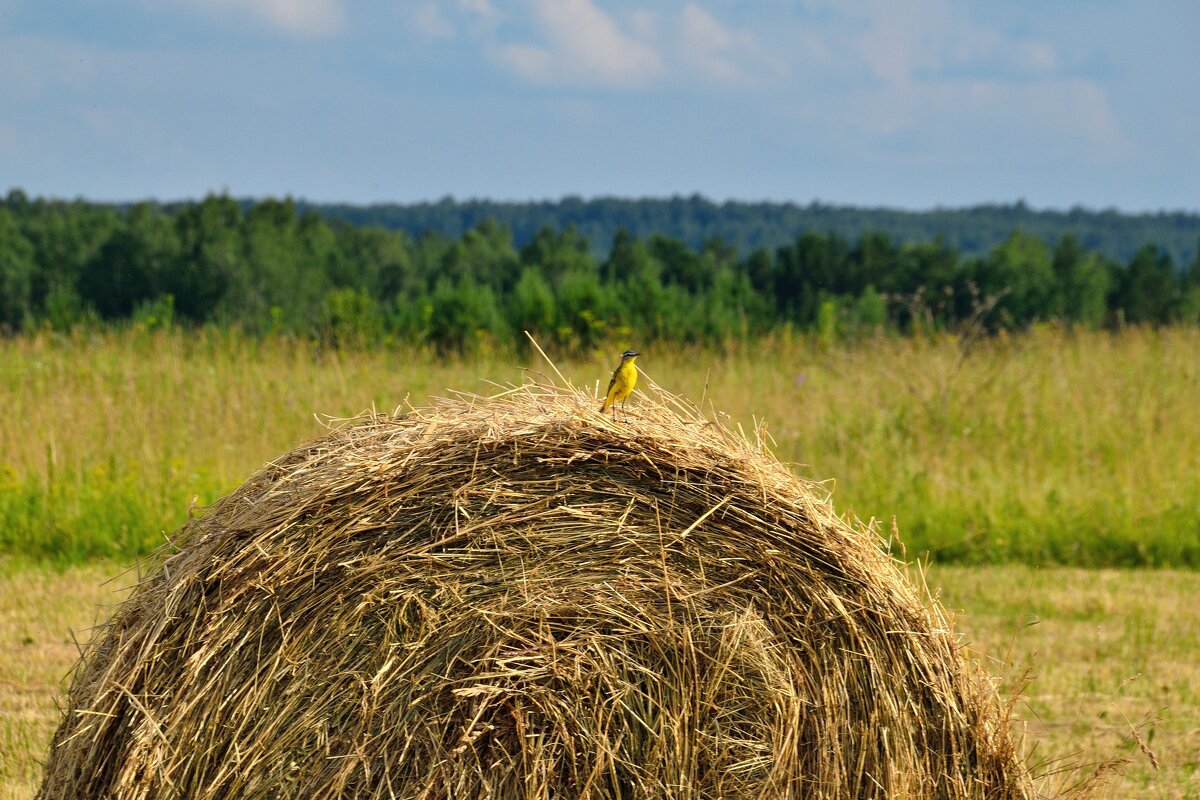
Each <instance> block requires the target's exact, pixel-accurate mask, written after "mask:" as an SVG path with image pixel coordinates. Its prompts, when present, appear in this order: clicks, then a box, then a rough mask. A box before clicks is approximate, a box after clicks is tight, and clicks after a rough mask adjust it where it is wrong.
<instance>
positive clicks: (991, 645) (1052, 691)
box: [929, 565, 1200, 800]
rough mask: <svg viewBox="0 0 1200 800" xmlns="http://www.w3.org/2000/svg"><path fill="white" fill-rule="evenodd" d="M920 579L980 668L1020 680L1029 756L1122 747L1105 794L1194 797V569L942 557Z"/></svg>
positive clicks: (1055, 781) (1198, 706)
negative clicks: (1120, 763) (1115, 776)
mask: <svg viewBox="0 0 1200 800" xmlns="http://www.w3.org/2000/svg"><path fill="white" fill-rule="evenodd" d="M929 578H930V580H931V581H932V582H933V584H934V585H936V586H940V587H941V590H940V595H941V599H942V602H943V603H945V605H946V606H947V607H948V608H951V609H957V610H959V611H960V613H959V615H958V620H957V621H956V627H957V629H958V630H959V632H960V633H961V634H962V635H963V636H964V639H965V641H966V642H967V643H968V644H969V646H970V647H971V648H972V649H973V650H976V651H978V652H980V653H981V654H984V655H983V657H984V659H985V663H986V664H987V666H988V668H989V670H990V671H992V672H997V673H1003V674H1004V675H1005V676H1006V677H1007V679H1008V680H1007V686H1008V687H1013V686H1019V685H1021V684H1022V683H1023V680H1022V679H1023V678H1026V677H1027V678H1028V679H1029V682H1028V685H1027V687H1026V691H1025V697H1024V698H1023V700H1022V702H1021V703H1020V704H1019V705H1018V706H1017V709H1016V713H1017V715H1018V717H1020V718H1021V719H1022V721H1023V725H1025V726H1027V728H1028V739H1029V741H1031V742H1035V743H1037V745H1038V747H1037V751H1036V752H1035V754H1034V759H1033V761H1034V762H1035V763H1037V762H1042V761H1049V762H1053V760H1054V759H1056V758H1057V759H1064V758H1065V759H1066V760H1067V762H1068V763H1070V764H1073V763H1076V762H1083V763H1084V764H1088V763H1090V764H1096V763H1098V762H1102V761H1105V760H1109V759H1113V758H1126V759H1128V763H1127V764H1126V765H1125V766H1124V767H1123V770H1122V772H1123V774H1124V775H1123V780H1121V781H1119V782H1117V783H1115V784H1114V785H1113V786H1112V787H1111V790H1110V791H1108V792H1106V793H1105V796H1108V797H1113V798H1126V797H1138V798H1155V799H1156V800H1195V798H1198V797H1200V657H1198V656H1197V654H1200V626H1197V624H1196V619H1197V616H1196V614H1197V602H1196V598H1197V597H1200V574H1197V573H1195V572H1178V571H1155V572H1143V571H1127V570H1081V569H1048V570H1043V569H1036V568H1030V567H1022V566H1008V567H1000V568H988V569H977V568H967V567H961V566H948V565H947V566H941V567H935V568H934V569H933V570H932V572H931V574H930V575H929ZM1006 691H1007V689H1006ZM1151 754H1153V755H1151ZM1061 766H1062V765H1061V764H1058V765H1055V764H1054V763H1045V764H1042V765H1041V766H1040V767H1038V769H1039V770H1040V771H1050V770H1054V769H1056V768H1058V767H1061ZM1084 772H1085V773H1086V772H1087V770H1086V769H1085V770H1084ZM1079 778H1080V775H1078V774H1075V773H1074V772H1073V771H1071V772H1070V773H1069V774H1064V775H1060V776H1051V777H1050V778H1048V779H1047V780H1046V781H1045V782H1044V783H1045V784H1046V785H1047V786H1061V785H1069V784H1070V783H1071V782H1073V781H1076V780H1078V779H1079Z"/></svg>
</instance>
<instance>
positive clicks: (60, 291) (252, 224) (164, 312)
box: [0, 190, 1200, 353]
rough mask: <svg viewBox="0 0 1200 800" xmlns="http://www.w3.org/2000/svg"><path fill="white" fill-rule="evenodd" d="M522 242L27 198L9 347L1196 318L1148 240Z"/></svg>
mask: <svg viewBox="0 0 1200 800" xmlns="http://www.w3.org/2000/svg"><path fill="white" fill-rule="evenodd" d="M326 212H328V209H326ZM1185 218H1186V217H1185ZM524 236H525V238H520V237H518V236H517V235H516V233H515V232H514V229H513V227H512V226H511V225H506V224H504V223H503V222H502V221H500V220H497V219H495V218H491V217H488V218H483V219H479V220H475V221H474V222H473V224H472V225H471V227H469V228H467V229H465V230H462V231H461V232H457V233H445V232H439V231H435V230H432V229H428V228H427V229H423V230H422V232H420V233H416V234H414V233H410V232H409V231H407V230H403V229H395V228H389V227H385V226H384V225H383V224H366V223H364V224H358V223H355V222H352V221H350V220H349V219H347V218H338V217H337V216H336V215H330V214H329V213H320V212H318V211H317V210H315V209H313V208H310V207H304V206H302V204H298V203H297V202H295V201H293V200H291V199H283V200H276V199H264V200H260V201H255V202H247V201H239V200H236V199H234V198H231V197H228V196H225V195H210V196H208V197H206V198H204V199H203V200H201V201H198V202H193V203H185V204H177V205H173V206H160V205H156V204H151V203H140V204H134V205H129V206H114V205H106V204H98V203H89V202H85V201H57V200H46V199H30V198H28V197H27V196H25V194H24V193H22V192H20V191H19V190H13V191H10V192H9V193H8V195H7V197H6V199H5V201H4V202H3V204H0V328H2V329H3V330H4V331H8V332H10V333H15V332H20V331H22V330H31V329H38V328H51V329H59V330H64V329H69V328H71V327H74V326H77V325H80V324H89V323H100V324H103V323H121V322H123V321H130V320H132V321H135V322H140V323H141V324H143V325H147V326H150V327H154V326H170V325H176V324H178V325H201V324H215V325H218V326H228V327H236V328H238V329H240V330H242V331H244V332H247V333H250V334H267V333H287V334H292V335H297V336H303V337H311V338H314V339H317V340H320V341H322V342H324V343H328V344H330V345H334V346H337V345H343V344H348V343H354V342H359V343H374V342H385V343H386V342H398V343H400V342H402V343H408V344H416V345H420V346H428V347H431V348H432V349H435V350H436V351H438V352H442V353H470V352H472V351H475V350H477V349H479V348H487V347H504V348H507V347H512V346H514V345H515V346H517V347H520V346H521V345H522V342H523V336H522V334H521V332H522V331H529V332H531V333H533V334H535V335H537V336H538V337H539V338H541V339H543V340H545V341H549V342H552V343H553V344H554V345H555V346H557V347H559V348H561V349H563V350H566V351H576V352H587V351H589V350H590V349H592V348H594V347H596V346H598V345H600V344H601V343H606V342H609V341H615V340H621V341H626V342H632V341H635V340H636V341H637V342H638V343H647V342H651V341H671V342H680V343H691V342H710V343H711V342H720V341H723V340H729V339H745V338H753V337H755V336H758V335H762V334H765V333H767V332H769V331H771V330H774V329H778V328H783V327H791V328H793V329H796V330H807V331H814V332H817V333H819V334H820V335H822V336H830V337H834V336H837V337H843V336H844V337H852V336H855V335H860V334H862V333H865V332H874V331H879V330H898V331H907V330H911V329H912V328H913V327H914V326H933V327H942V328H947V329H954V328H956V327H958V326H963V325H966V324H978V325H979V326H980V327H983V328H987V329H992V330H995V329H1000V328H1007V329H1019V328H1023V327H1027V326H1029V325H1031V324H1033V323H1035V322H1038V321H1046V320H1058V321H1062V322H1064V323H1067V324H1070V325H1077V326H1084V327H1089V328H1096V327H1102V326H1119V325H1122V324H1127V323H1128V324H1141V323H1146V324H1171V323H1179V322H1182V323H1196V322H1197V321H1200V256H1198V255H1196V252H1197V248H1195V247H1193V248H1191V251H1190V253H1191V255H1190V258H1189V260H1188V261H1186V262H1182V263H1181V262H1180V261H1179V260H1177V258H1176V257H1174V256H1173V255H1172V251H1171V250H1168V249H1167V248H1166V247H1164V246H1163V245H1162V243H1161V242H1156V241H1152V240H1146V241H1142V242H1140V243H1138V244H1137V246H1136V247H1133V248H1132V252H1131V254H1130V255H1129V257H1128V258H1118V257H1116V256H1114V255H1111V254H1110V253H1106V252H1103V251H1101V250H1100V249H1097V248H1095V247H1089V246H1088V245H1087V243H1086V242H1085V241H1084V240H1083V239H1081V238H1080V237H1079V236H1077V235H1076V234H1074V233H1070V232H1068V233H1064V234H1062V235H1061V236H1059V237H1058V238H1056V239H1050V240H1047V239H1046V238H1045V237H1044V236H1043V235H1039V234H1036V233H1033V232H1030V231H1026V230H1023V229H1022V228H1020V227H1014V228H1012V229H1011V230H1009V231H1007V232H1006V233H1005V235H1004V236H1003V237H1002V238H1000V239H999V240H998V241H997V242H996V244H994V245H993V246H991V247H990V248H989V249H987V250H986V251H983V252H973V251H969V250H966V249H961V248H959V247H956V246H955V245H954V244H952V243H951V242H950V241H949V240H948V239H947V238H946V237H944V236H942V235H940V234H933V235H931V236H930V237H929V238H926V239H923V240H918V241H903V240H901V239H900V238H899V237H897V236H896V235H894V234H892V233H889V232H887V231H885V230H864V231H862V232H861V233H858V234H857V235H855V236H848V235H846V234H844V233H841V232H839V231H837V230H821V229H815V228H808V229H797V230H795V231H794V232H793V233H792V235H791V237H790V239H788V240H787V241H785V242H784V243H782V244H779V245H776V246H773V247H768V246H766V245H762V244H759V245H757V246H749V244H748V243H747V242H746V241H738V240H732V239H726V238H723V237H721V236H711V237H708V238H705V239H704V240H703V241H701V242H700V243H699V244H698V245H693V244H692V243H690V242H689V240H688V239H686V238H681V237H679V236H672V235H669V234H667V233H663V232H653V233H645V232H644V231H633V230H630V229H629V228H624V227H621V228H617V229H616V232H615V233H614V234H613V235H612V238H611V241H610V242H607V243H605V246H604V247H603V248H601V249H600V250H599V251H597V247H596V243H595V242H593V241H592V240H590V239H589V238H588V237H587V236H586V235H584V233H583V232H582V231H581V230H580V228H578V227H576V226H574V225H570V224H568V225H565V226H562V227H555V226H550V225H547V226H545V227H541V228H539V229H537V230H535V231H533V232H532V233H529V232H525V234H524ZM1176 249H1178V248H1176Z"/></svg>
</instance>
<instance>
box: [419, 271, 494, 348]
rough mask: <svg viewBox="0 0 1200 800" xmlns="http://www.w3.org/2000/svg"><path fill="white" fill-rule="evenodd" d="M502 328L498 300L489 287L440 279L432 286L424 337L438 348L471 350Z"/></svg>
mask: <svg viewBox="0 0 1200 800" xmlns="http://www.w3.org/2000/svg"><path fill="white" fill-rule="evenodd" d="M502 329H503V326H502V325H501V322H500V310H499V304H498V303H497V301H496V295H495V293H494V292H493V291H492V290H491V289H490V288H489V287H487V286H480V285H479V284H477V283H474V282H471V281H462V282H460V283H457V284H455V283H452V282H451V281H450V280H449V279H444V280H442V281H440V282H439V283H438V285H437V287H436V288H435V289H434V291H433V296H432V297H431V298H430V315H429V330H428V337H429V340H430V342H432V343H433V345H434V346H435V347H436V348H437V349H438V352H440V353H455V352H456V353H470V352H474V351H475V350H477V349H479V348H480V346H482V345H483V344H484V343H485V342H488V341H490V340H491V339H492V338H493V337H494V336H495V335H497V334H498V333H500V332H501V331H502Z"/></svg>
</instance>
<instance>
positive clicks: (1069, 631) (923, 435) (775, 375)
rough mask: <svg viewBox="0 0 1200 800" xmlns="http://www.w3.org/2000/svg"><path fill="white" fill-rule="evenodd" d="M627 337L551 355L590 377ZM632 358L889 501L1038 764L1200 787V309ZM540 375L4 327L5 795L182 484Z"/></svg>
mask: <svg viewBox="0 0 1200 800" xmlns="http://www.w3.org/2000/svg"><path fill="white" fill-rule="evenodd" d="M620 344H622V345H623V344H624V343H620ZM619 349H620V347H619V346H618V347H617V348H614V350H619ZM551 355H552V356H554V354H551ZM615 356H616V352H613V353H603V354H597V355H596V356H595V357H594V358H591V359H587V360H578V359H576V360H571V359H562V360H557V359H556V360H557V367H558V369H559V370H560V371H561V372H562V373H563V374H564V375H566V376H567V377H568V378H569V379H570V380H572V381H573V382H574V383H575V384H576V385H585V386H595V385H597V384H602V383H606V382H607V378H608V374H609V372H610V371H611V369H612V366H613V363H614V361H615ZM639 366H641V367H642V368H643V374H644V375H645V376H646V378H645V379H644V380H645V381H646V385H647V386H648V385H649V384H650V383H651V382H654V383H657V384H658V385H660V386H662V387H664V388H665V389H667V390H669V391H671V392H675V393H678V394H680V395H682V396H684V397H687V398H690V399H691V400H692V401H694V402H696V403H697V404H701V405H702V406H703V408H704V409H705V410H706V412H707V413H709V414H710V415H712V416H718V415H719V416H722V417H724V418H726V419H727V421H728V422H729V423H730V424H733V425H741V426H743V428H746V429H747V430H748V429H749V428H750V427H752V426H753V425H755V424H756V422H760V421H761V422H764V423H765V425H766V428H767V430H768V431H769V432H770V434H771V436H772V438H773V440H774V442H775V449H776V452H777V453H778V455H779V456H780V458H782V459H783V460H785V461H788V462H792V463H794V464H796V469H797V470H798V471H799V472H801V473H802V474H804V475H806V476H809V477H812V478H816V479H818V480H825V481H829V484H828V485H829V487H830V489H831V490H832V491H833V498H834V502H835V505H836V506H837V507H838V509H839V510H841V511H843V512H845V513H851V514H855V515H857V516H859V517H861V518H863V519H870V518H872V517H874V518H876V519H877V520H879V521H880V523H881V525H880V528H881V531H883V532H884V533H885V534H886V533H887V532H888V531H890V530H891V528H892V522H891V520H892V517H893V516H894V517H895V518H896V524H897V526H898V529H899V531H900V534H901V536H902V540H903V543H904V547H905V551H906V553H907V556H908V557H909V558H915V557H920V558H922V559H923V560H924V559H926V558H929V559H932V561H933V562H934V567H933V568H932V569H931V571H930V573H929V575H928V580H929V583H930V584H931V587H932V588H934V589H939V588H940V593H941V597H942V600H943V602H944V603H945V605H946V606H947V607H949V608H951V609H959V610H961V613H960V615H959V622H958V627H959V630H960V631H961V632H962V633H963V635H964V637H965V639H966V640H967V641H968V642H970V643H971V644H972V645H973V647H975V649H976V650H977V651H978V653H979V657H980V658H981V659H984V660H985V661H986V663H987V664H988V666H989V668H990V669H991V670H992V671H993V672H994V673H996V674H997V675H1000V676H1002V677H1003V678H1004V680H1005V686H1006V690H1007V689H1010V688H1011V687H1013V686H1016V685H1018V684H1020V683H1021V676H1022V675H1023V674H1025V669H1026V668H1029V669H1030V670H1031V671H1032V672H1031V674H1032V675H1033V676H1034V679H1033V681H1032V682H1031V683H1030V684H1029V686H1028V688H1027V691H1026V694H1025V698H1024V699H1023V700H1022V701H1020V702H1019V703H1018V706H1017V709H1018V713H1019V715H1020V716H1021V717H1022V718H1023V719H1025V720H1027V722H1028V725H1029V734H1030V736H1029V741H1030V742H1031V743H1032V742H1038V743H1039V746H1038V749H1037V752H1036V753H1035V754H1034V761H1035V762H1037V761H1039V760H1040V759H1041V758H1043V757H1046V758H1049V757H1056V758H1061V759H1064V761H1063V764H1067V765H1070V764H1079V763H1083V764H1088V763H1097V762H1101V761H1105V760H1108V759H1113V758H1128V759H1129V763H1128V764H1126V765H1125V768H1124V769H1125V774H1126V777H1125V778H1124V779H1122V781H1121V782H1119V783H1117V784H1114V785H1113V787H1112V788H1111V789H1110V791H1109V794H1108V796H1112V797H1128V796H1138V797H1153V798H1200V744H1197V742H1200V632H1198V630H1197V626H1196V624H1195V620H1196V616H1197V604H1196V599H1195V598H1196V597H1197V596H1200V573H1196V572H1192V571H1189V570H1190V569H1192V568H1195V567H1196V566H1198V565H1200V470H1197V469H1196V468H1195V467H1196V464H1197V461H1196V454H1197V453H1200V414H1198V413H1197V412H1196V407H1197V406H1196V398H1197V397H1200V330H1196V329H1164V330H1149V329H1129V330H1125V331H1123V332H1120V333H1117V334H1110V333H1094V332H1076V333H1071V332H1068V331H1064V330H1060V329H1057V328H1051V327H1047V328H1042V329H1037V330H1035V331H1033V332H1031V333H1029V334H1027V335H1022V336H1019V337H1001V338H996V339H991V340H986V341H983V342H980V343H977V344H976V345H975V346H974V347H967V346H966V344H965V343H964V342H963V341H961V340H957V339H954V338H953V337H948V336H946V337H929V338H889V337H884V338H879V339H873V340H867V341H861V342H858V343H855V344H847V345H841V344H837V343H829V342H825V343H822V342H820V341H817V340H814V339H811V338H808V337H800V336H796V337H787V336H779V337H777V338H775V339H773V340H771V341H769V342H762V343H757V344H753V345H750V344H739V345H729V346H726V347H723V348H720V349H712V350H692V351H673V352H655V351H654V349H653V348H647V352H646V355H645V356H644V357H643V358H642V359H641V360H640V361H639ZM525 368H532V369H533V370H535V371H537V372H541V373H546V372H549V368H548V367H547V366H546V365H545V363H544V362H541V361H540V359H537V358H535V357H528V358H518V357H510V356H503V355H493V356H481V357H477V358H475V359H473V360H470V361H444V360H439V359H437V358H435V357H433V356H432V355H430V354H427V353H422V352H394V351H386V350H371V351H362V352H336V351H329V350H322V349H319V348H318V347H315V346H313V345H311V344H308V343H305V342H300V341H294V340H282V339H267V340H254V339H249V338H245V337H240V336H237V335H235V334H229V333H222V332H218V331H201V332H198V333H180V332H174V331H144V330H137V329H134V330H130V331H125V332H121V333H78V334H74V335H72V336H69V337H60V336H53V335H49V334H43V335H37V336H29V337H20V338H15V339H8V340H2V341H0V407H2V408H3V409H4V410H5V413H4V414H3V415H0V650H2V652H4V653H5V655H4V656H0V799H2V798H6V797H29V796H32V792H33V789H34V787H35V784H36V780H37V776H38V766H37V759H38V758H40V757H41V756H42V755H43V754H44V750H45V747H46V745H47V744H48V742H49V736H50V733H51V731H52V729H53V726H54V724H55V721H56V713H57V712H56V710H55V706H54V703H55V699H56V697H57V693H58V691H59V689H60V684H59V681H60V680H61V679H62V678H63V677H64V675H65V674H66V671H67V669H68V668H69V666H70V664H71V662H72V661H73V660H74V657H75V648H74V645H73V644H72V639H71V635H72V634H71V631H75V632H76V635H78V636H86V632H85V631H84V629H85V628H86V627H87V626H88V625H90V624H92V622H94V621H95V620H96V619H97V604H110V603H112V602H114V601H116V600H117V599H119V597H120V596H121V591H122V589H121V587H123V586H125V585H127V584H128V583H129V581H130V579H129V578H124V579H119V580H117V581H116V582H114V583H111V584H105V583H104V581H105V580H107V579H108V578H110V577H112V576H114V575H116V574H118V573H119V572H121V569H122V568H121V566H120V565H121V564H125V563H129V562H130V561H131V560H132V559H133V558H134V557H135V556H137V555H138V554H143V553H146V552H149V551H150V550H151V549H152V548H154V547H156V546H157V545H159V544H161V543H162V542H163V541H164V540H165V538H166V536H167V535H168V534H169V533H170V532H171V531H173V530H174V529H176V528H177V527H178V526H179V525H180V524H181V523H182V522H183V521H184V520H185V519H186V517H187V514H188V511H189V508H190V507H191V506H192V505H194V504H195V505H204V504H206V503H209V502H211V501H213V500H214V499H216V498H217V497H219V496H221V495H222V494H224V493H226V492H228V491H229V490H231V489H232V488H234V487H236V486H237V485H238V484H240V483H241V482H242V481H243V480H245V478H246V477H248V476H249V475H250V474H251V473H252V472H253V471H254V470H255V469H257V468H258V467H259V466H261V465H262V464H263V463H264V462H266V461H267V460H269V459H271V458H273V457H274V456H276V455H278V454H280V453H282V452H284V451H285V450H288V449H290V448H292V447H294V446H295V445H297V444H298V443H300V442H301V441H303V440H305V439H310V438H313V437H315V436H319V435H321V434H322V432H323V431H324V427H323V425H324V423H323V421H322V420H324V419H325V418H326V417H334V418H338V417H347V416H352V415H355V414H357V413H360V412H362V411H364V410H367V409H371V408H375V409H378V410H380V411H390V410H392V409H394V408H397V407H400V406H402V405H404V404H405V403H413V404H420V403H423V402H425V401H426V400H427V399H428V398H429V397H430V396H436V395H446V394H448V393H450V392H452V391H455V390H459V391H468V392H477V393H488V392H489V391H491V390H492V389H493V388H494V387H495V385H497V384H507V383H517V382H520V381H522V380H524V379H526V377H527V376H528V375H530V373H528V372H526V371H525ZM600 388H602V386H601V387H600ZM630 402H631V403H636V402H637V397H636V395H635V397H634V399H632V400H631V401H630ZM1114 567H1116V568H1127V567H1140V568H1142V569H1134V570H1130V569H1113V568H1114ZM101 616H102V612H101ZM1150 753H1153V759H1152V758H1151V756H1150V755H1149V754H1150ZM1153 761H1157V762H1159V764H1160V767H1161V769H1157V770H1156V769H1155V767H1154V764H1153V763H1152V762H1153ZM1054 768H1055V766H1054V764H1053V763H1047V764H1044V765H1043V766H1042V767H1041V769H1043V770H1053V769H1054ZM1085 772H1086V770H1085ZM1077 778H1078V774H1077V773H1075V772H1074V771H1067V772H1065V773H1063V774H1061V775H1050V776H1048V777H1047V778H1046V779H1045V786H1046V787H1047V788H1048V789H1052V788H1055V787H1061V786H1062V785H1065V784H1068V783H1070V782H1071V781H1073V780H1076V779H1077Z"/></svg>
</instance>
